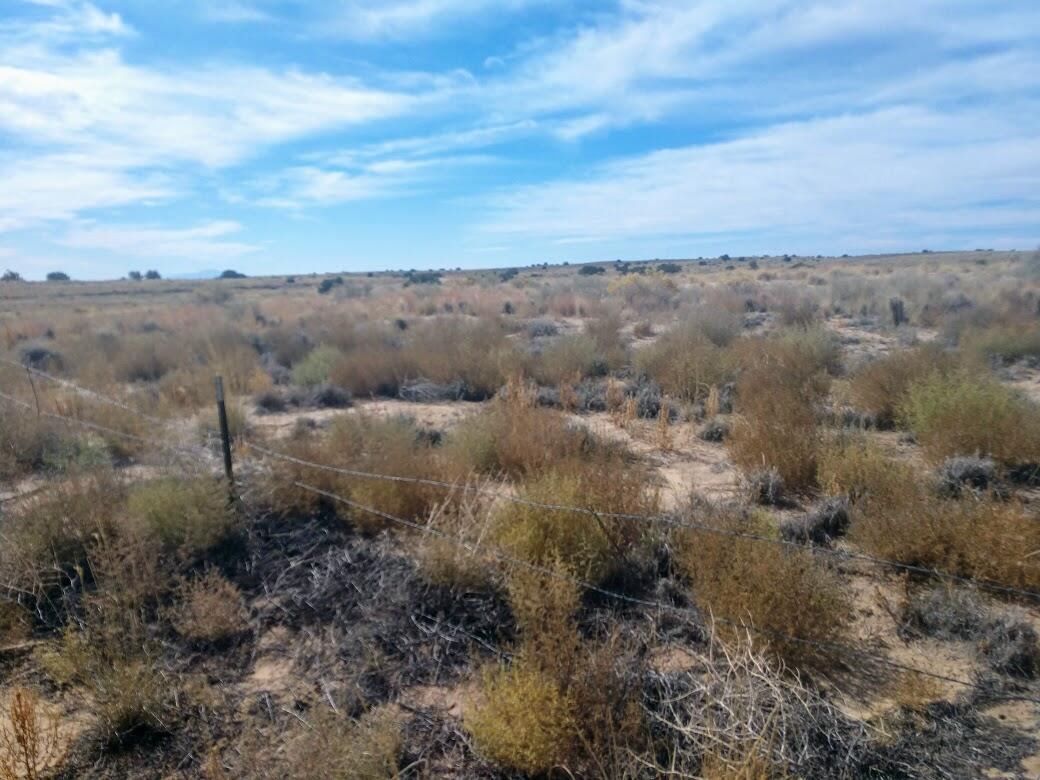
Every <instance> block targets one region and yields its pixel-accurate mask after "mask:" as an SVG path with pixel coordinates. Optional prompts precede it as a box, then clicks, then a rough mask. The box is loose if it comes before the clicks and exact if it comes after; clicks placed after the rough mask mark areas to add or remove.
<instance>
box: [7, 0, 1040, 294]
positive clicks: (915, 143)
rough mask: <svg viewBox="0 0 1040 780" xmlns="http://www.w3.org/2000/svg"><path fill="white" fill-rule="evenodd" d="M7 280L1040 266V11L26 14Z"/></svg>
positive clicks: (114, 2)
mask: <svg viewBox="0 0 1040 780" xmlns="http://www.w3.org/2000/svg"><path fill="white" fill-rule="evenodd" d="M0 181H2V186H0V268H2V267H10V268H13V269H16V270H18V271H20V272H21V273H22V274H23V275H24V276H26V277H27V278H40V277H41V276H42V275H43V274H44V273H46V272H47V271H49V270H54V269H62V270H65V271H67V272H69V273H70V274H72V275H73V276H74V277H76V278H111V277H118V276H122V275H124V274H125V273H126V272H127V271H128V270H130V269H142V270H143V269H147V268H158V269H160V270H161V271H163V272H164V273H167V274H171V273H183V272H190V271H193V270H198V269H209V268H217V269H219V268H228V267H232V268H236V269H239V270H241V271H244V272H247V273H250V274H261V273H290V272H292V273H300V272H307V271H331V270H351V271H366V270H377V269H384V268H404V269H407V268H429V267H456V266H461V267H464V268H473V267H487V266H506V265H513V264H527V263H533V262H542V261H550V262H559V261H563V260H572V261H576V260H597V259H613V258H616V257H622V258H626V259H639V258H652V257H696V256H701V255H718V254H720V253H723V252H728V253H729V254H758V253H770V254H776V253H787V252H790V253H799V254H818V253H822V254H831V253H833V254H841V253H845V252H848V253H853V254H856V253H866V252H875V251H899V250H916V249H921V248H926V247H927V248H930V249H933V250H937V249H944V248H975V247H996V248H1022V249H1028V248H1032V247H1035V246H1036V245H1037V244H1038V243H1040V3H1037V2H1036V1H1035V0H1018V1H1016V0H1005V1H1002V2H996V3H994V2H991V0H976V1H971V2H969V1H967V0H964V1H961V0H941V1H940V0H914V1H913V2H907V1H906V0H901V1H896V0H891V1H889V0H872V1H867V2H864V0H855V1H852V0H849V1H846V0H821V1H820V2H809V1H808V0H802V1H797V0H718V1H717V2H696V1H695V0H690V1H689V2H683V3H670V2H653V1H652V0H621V2H616V3H607V2H604V3H592V2H566V0H558V1H557V2H548V0H546V1H544V2H542V1H539V0H495V1H494V2H493V1H492V0H383V2H371V1H370V0H327V1H326V2H322V3H319V2H305V1H304V0H177V2H174V1H173V0H170V1H169V2H158V0H95V1H94V2H85V1H83V0H0Z"/></svg>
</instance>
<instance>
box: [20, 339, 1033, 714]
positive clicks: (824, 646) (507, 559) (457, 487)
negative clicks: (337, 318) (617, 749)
mask: <svg viewBox="0 0 1040 780" xmlns="http://www.w3.org/2000/svg"><path fill="white" fill-rule="evenodd" d="M0 363H3V364H7V365H14V366H17V367H18V368H20V369H28V371H29V372H31V373H35V374H36V375H37V376H42V377H44V378H46V379H50V380H54V381H55V382H59V383H61V385H62V386H64V387H65V388H66V389H70V390H74V391H76V392H82V393H84V397H87V398H89V399H93V400H96V401H97V402H99V403H107V404H111V405H113V406H115V407H118V408H120V409H122V410H123V411H125V412H127V413H130V414H135V415H137V416H139V417H141V418H142V419H145V420H147V421H150V422H153V423H155V424H161V425H163V426H164V427H166V426H168V425H169V424H170V423H169V421H166V420H162V419H161V418H157V417H154V416H152V415H147V414H146V413H144V412H140V410H137V409H134V408H133V407H132V406H130V405H128V404H125V403H123V402H121V401H119V400H118V399H113V398H111V397H109V396H107V395H105V394H103V393H99V392H97V391H95V390H91V389H89V388H83V387H82V386H80V385H77V384H76V383H73V382H70V381H69V380H63V379H59V378H57V377H53V376H51V375H49V374H46V373H44V372H41V371H39V370H38V369H33V368H31V367H27V366H23V365H22V364H18V363H14V362H13V361H9V360H6V359H2V358H0ZM0 400H3V401H6V402H8V403H9V404H11V405H12V406H13V407H15V408H17V409H20V410H22V411H24V412H26V413H28V414H36V415H37V416H39V417H46V418H48V419H52V420H56V421H60V422H63V423H66V424H69V425H70V426H78V427H80V428H83V429H85V430H89V431H93V432H96V433H103V434H108V435H114V436H117V437H124V438H127V439H129V440H132V441H135V442H138V443H145V444H150V445H152V446H155V447H158V448H160V449H163V450H166V451H169V452H174V453H177V454H179V455H181V456H184V457H191V458H193V462H195V463H197V462H198V461H197V459H198V457H199V456H200V455H204V456H205V457H207V458H208V459H209V461H210V462H211V463H212V465H213V467H214V468H215V467H216V466H217V465H218V461H217V459H216V458H215V457H213V452H212V450H211V449H206V448H203V447H182V446H180V445H174V444H171V443H169V442H165V441H162V440H160V439H155V438H151V437H144V436H139V435H137V434H132V433H128V432H126V431H119V430H117V429H114V428H111V427H108V426H103V425H100V424H97V423H92V422H90V421H86V420H81V419H79V418H76V417H71V416H68V415H62V414H59V413H56V412H49V411H45V410H42V409H40V408H39V407H34V405H33V404H31V403H29V402H27V401H23V400H21V399H18V398H15V397H14V396H11V395H9V394H7V393H3V392H0ZM240 443H241V444H242V445H244V447H245V452H243V451H242V450H239V452H238V454H239V457H240V458H244V459H245V460H246V461H247V462H250V463H251V465H254V466H256V467H258V473H261V474H262V473H265V472H266V471H267V468H266V467H265V465H264V464H263V463H262V462H260V461H258V460H257V459H255V458H252V457H250V456H249V455H247V454H246V453H249V452H253V451H255V452H257V453H260V455H262V456H264V457H266V458H272V459H276V460H282V461H284V462H290V463H293V464H295V465H299V466H303V467H307V468H313V469H317V470H324V471H328V472H332V473H336V474H340V475H342V476H348V477H354V478H360V479H379V480H386V481H390V482H399V483H411V484H419V485H425V486H432V487H439V488H444V489H450V490H453V491H465V492H471V493H476V494H480V495H483V496H485V497H488V498H492V499H494V500H505V501H511V502H516V503H519V504H522V505H526V506H529V507H532V508H538V509H544V510H545V511H552V512H568V513H575V514H582V515H586V516H595V517H598V518H601V519H614V520H622V521H632V522H644V523H652V524H661V525H665V526H669V527H673V528H680V529H687V530H691V531H697V532H704V533H712V534H722V535H726V536H731V537H736V538H742V539H746V540H749V541H753V542H756V543H765V544H772V545H782V546H784V547H788V548H797V549H800V550H806V551H811V552H813V553H820V554H826V555H834V556H836V557H838V558H840V559H846V560H863V561H868V562H871V563H875V564H879V565H883V566H889V567H893V568H895V569H900V570H905V571H909V572H912V573H915V574H919V575H923V576H929V577H935V578H938V579H946V580H950V581H956V582H959V583H963V584H967V585H970V586H973V587H978V588H980V589H985V590H990V591H993V592H998V593H1004V594H1006V595H1016V596H1021V597H1024V598H1029V599H1031V600H1034V601H1038V602H1040V593H1038V592H1035V591H1030V590H1025V589H1019V588H1013V587H1010V586H1006V585H1001V584H999V583H992V582H988V581H985V580H977V579H975V578H971V577H964V576H961V575H957V574H954V573H952V572H945V571H942V570H937V569H931V568H927V567H921V566H914V565H910V564H904V563H900V562H898V561H892V560H888V559H884V558H877V557H875V556H870V555H866V554H861V553H855V552H852V551H845V550H833V549H830V548H824V547H818V546H815V545H804V544H801V543H798V542H794V541H790V540H784V539H777V538H772V537H767V536H761V535H757V534H751V533H745V532H742V531H737V530H733V529H725V528H719V527H716V526H711V525H708V524H701V523H695V522H690V521H685V520H679V519H677V518H673V517H668V516H665V515H660V516H651V515H635V514H624V513H614V512H604V511H599V510H595V509H591V508H589V507H581V506H573V505H568V504H552V503H545V502H539V501H532V500H529V499H525V498H523V497H520V496H516V495H513V494H511V493H509V492H508V491H506V490H504V489H503V490H495V489H493V488H486V487H481V486H478V485H471V484H468V483H462V482H446V481H442V480H435V479H427V478H421V477H406V476H400V475H392V474H380V473H377V472H368V471H362V470H357V469H348V468H342V467H338V466H332V465H330V464H323V463H318V462H315V461H308V460H305V459H302V458H297V457H295V456H292V455H289V454H288V453H284V452H279V451H277V450H273V449H271V448H269V447H265V446H263V445H260V444H258V443H257V442H255V441H253V440H251V439H249V438H248V437H242V438H241V439H240ZM292 484H293V486H294V487H297V488H299V489H301V490H305V491H309V492H312V493H314V494H315V495H319V496H322V497H324V498H325V499H327V500H330V501H334V502H336V503H341V504H343V505H345V506H348V507H350V508H352V509H353V510H355V511H357V512H363V513H366V514H369V515H372V516H374V517H379V518H381V519H383V520H386V521H387V522H390V523H393V524H395V525H398V526H401V527H402V528H407V529H410V530H412V531H416V532H419V533H422V534H426V535H429V536H432V537H436V538H438V539H441V540H443V541H446V542H448V543H450V544H452V545H455V546H457V547H459V548H460V549H462V550H465V551H467V552H469V553H470V554H474V555H486V556H488V557H490V558H492V559H494V560H496V561H498V562H499V563H501V564H504V565H507V566H512V567H516V568H520V569H524V570H527V571H530V572H533V573H536V574H539V575H540V576H545V577H549V578H553V579H558V580H562V581H566V582H569V583H570V584H572V585H575V586H576V587H579V588H581V589H583V590H585V591H587V592H590V593H596V594H598V595H600V596H603V597H605V598H609V599H612V600H615V601H618V602H621V603H627V604H632V605H636V606H640V607H644V608H646V609H650V610H657V611H660V612H671V613H674V614H678V615H682V616H684V617H687V618H690V619H694V620H696V621H698V622H701V621H703V620H704V615H703V614H702V613H701V612H700V611H699V610H697V609H696V608H692V607H684V606H678V605H675V604H668V603H666V602H661V601H655V600H650V599H644V598H640V597H637V596H632V595H630V594H626V593H621V592H619V591H616V590H611V589H609V588H604V587H602V586H600V585H597V584H595V583H592V582H588V581H586V580H583V579H581V578H579V577H575V576H572V575H570V574H568V573H565V572H561V571H559V570H557V569H554V568H550V567H545V566H540V565H538V564H535V563H532V562H530V561H526V560H523V559H521V558H516V557H514V556H511V555H509V554H508V553H506V552H503V551H502V550H499V549H497V548H494V547H489V546H486V545H481V544H478V543H474V542H470V541H466V540H465V539H462V538H460V537H457V536H454V535H452V534H449V533H447V532H444V531H441V530H440V529H437V528H434V527H431V526H430V525H427V524H424V523H419V522H415V521H414V520H408V519H406V518H402V517H399V516H396V515H393V514H391V513H389V512H385V511H383V510H381V509H378V508H377V507H373V506H369V505H367V504H364V503H361V502H358V501H355V500H353V499H351V498H347V497H345V496H342V495H340V494H338V493H335V492H333V491H329V490H326V489H324V488H320V487H317V486H315V485H311V484H309V483H307V482H303V481H300V480H294V481H293V483H292ZM709 617H710V621H711V622H712V623H714V624H720V625H725V626H729V627H731V628H734V629H737V630H739V631H741V632H746V633H747V634H751V635H757V636H760V637H762V638H764V639H769V640H774V641H783V642H789V643H791V644H796V645H803V646H808V647H813V648H815V649H816V650H821V651H826V652H828V653H834V654H835V655H842V656H847V657H855V658H860V659H862V660H865V661H870V662H872V663H874V664H879V665H881V666H884V667H887V668H890V669H893V670H895V671H899V672H903V673H907V674H915V675H919V676H922V677H927V678H931V679H935V680H938V681H941V682H946V683H950V684H954V685H957V686H960V687H964V688H967V689H975V688H976V687H977V683H976V682H974V681H971V680H966V679H963V678H959V677H953V676H950V675H944V674H940V673H937V672H933V671H930V670H927V669H922V668H920V667H915V666H911V665H909V664H903V663H900V662H898V661H893V660H892V659H890V658H888V657H886V656H883V655H881V654H879V653H876V652H871V651H869V650H864V649H862V648H858V647H853V646H851V645H848V644H845V643H837V642H828V641H822V640H817V639H807V638H804V637H799V636H796V635H793V634H788V633H785V632H780V631H773V630H768V629H764V628H761V627H758V626H755V625H753V624H751V623H748V622H745V621H736V620H730V619H727V618H724V617H722V616H718V615H710V616H709ZM455 628H457V627H455ZM460 630H461V629H460ZM989 695H990V697H991V698H992V699H994V700H1008V701H1025V702H1031V703H1034V704H1040V698H1037V697H1031V696H1025V695H1018V694H1012V693H1000V692H993V693H991V694H989Z"/></svg>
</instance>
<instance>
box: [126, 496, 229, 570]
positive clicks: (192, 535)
mask: <svg viewBox="0 0 1040 780" xmlns="http://www.w3.org/2000/svg"><path fill="white" fill-rule="evenodd" d="M126 515H127V518H128V520H129V522H130V524H131V526H132V527H133V528H135V529H136V530H138V531H139V532H141V533H143V534H145V535H149V536H152V537H154V538H156V539H158V540H159V542H160V544H161V545H162V547H163V549H164V550H165V551H166V552H177V553H179V554H182V555H184V556H186V557H189V558H190V557H194V556H196V555H200V554H203V553H205V552H206V551H207V550H209V549H211V548H213V547H215V546H216V545H218V544H220V543H221V542H222V541H224V540H225V539H227V538H228V537H229V536H231V535H232V534H233V533H234V532H235V530H236V526H237V520H236V517H235V513H234V511H233V510H232V507H231V504H230V501H229V496H228V491H227V486H226V485H224V484H223V483H222V482H220V481H219V480H216V479H214V478H212V477H209V476H204V477H196V478H191V479H182V478H178V477H162V478H160V479H156V480H152V481H150V482H145V483H142V484H140V485H137V486H135V487H133V488H132V489H131V490H130V493H129V495H128V496H127V501H126Z"/></svg>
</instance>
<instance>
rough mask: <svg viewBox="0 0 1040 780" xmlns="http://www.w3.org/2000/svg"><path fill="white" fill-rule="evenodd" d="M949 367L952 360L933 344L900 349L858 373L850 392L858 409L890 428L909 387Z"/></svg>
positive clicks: (945, 370) (852, 381) (854, 377)
mask: <svg viewBox="0 0 1040 780" xmlns="http://www.w3.org/2000/svg"><path fill="white" fill-rule="evenodd" d="M952 364H953V360H952V358H950V357H949V356H948V355H946V354H945V353H944V352H943V351H942V349H941V348H939V347H937V346H934V345H926V346H923V347H917V348H914V349H908V350H899V351H896V352H894V353H892V354H891V355H888V356H886V357H883V358H881V359H879V360H875V361H873V362H872V363H868V364H867V365H866V366H864V367H863V368H862V369H860V370H859V371H857V372H856V373H855V374H854V375H853V377H852V379H851V381H850V384H849V393H850V395H851V397H852V402H853V404H855V406H856V408H857V409H859V410H861V411H864V412H867V413H869V414H871V415H873V417H874V419H875V420H876V421H877V423H878V425H880V426H891V425H893V424H894V423H895V422H896V419H897V417H898V411H899V407H900V405H901V404H902V403H903V401H904V399H905V397H906V393H907V391H908V390H909V388H910V385H911V384H913V383H914V382H916V381H917V380H919V379H923V378H924V377H926V376H928V375H929V374H932V373H935V372H941V373H945V372H948V371H949V370H950V368H952Z"/></svg>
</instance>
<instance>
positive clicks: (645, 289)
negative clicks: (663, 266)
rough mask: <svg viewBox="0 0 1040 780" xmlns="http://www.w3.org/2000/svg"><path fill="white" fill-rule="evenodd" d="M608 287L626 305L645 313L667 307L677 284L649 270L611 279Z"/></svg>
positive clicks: (672, 299)
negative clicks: (648, 271)
mask: <svg viewBox="0 0 1040 780" xmlns="http://www.w3.org/2000/svg"><path fill="white" fill-rule="evenodd" d="M608 289H609V290H610V292H611V294H613V295H617V296H618V297H620V298H621V300H622V301H624V302H625V305H626V306H628V307H630V308H631V309H633V310H635V311H637V312H640V313H642V314H645V313H647V312H651V311H660V310H662V309H667V308H669V307H670V306H671V304H672V301H674V300H675V295H676V293H677V292H678V290H679V286H678V285H677V284H676V283H675V281H674V280H672V279H669V278H668V276H666V275H665V274H663V273H660V272H658V271H651V272H650V273H635V274H626V275H625V276H622V277H620V278H618V279H615V280H613V281H611V283H610V285H609V288H608Z"/></svg>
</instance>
